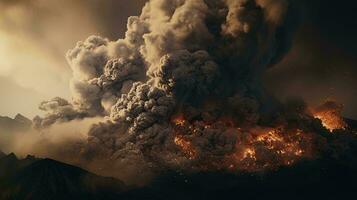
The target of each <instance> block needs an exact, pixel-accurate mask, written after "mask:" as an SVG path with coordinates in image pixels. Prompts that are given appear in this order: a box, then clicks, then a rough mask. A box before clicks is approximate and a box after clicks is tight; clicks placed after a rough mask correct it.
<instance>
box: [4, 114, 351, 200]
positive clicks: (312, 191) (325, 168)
mask: <svg viewBox="0 0 357 200" xmlns="http://www.w3.org/2000/svg"><path fill="white" fill-rule="evenodd" d="M347 122H348V124H349V125H350V129H351V131H350V132H352V134H351V133H348V134H347V133H346V134H344V133H336V134H338V135H334V134H332V136H331V137H332V138H333V137H338V138H339V140H341V141H349V148H348V149H347V151H346V152H345V154H343V155H342V156H339V157H336V156H335V154H334V152H333V151H332V150H331V151H330V150H327V151H326V152H324V154H323V155H321V156H320V157H319V158H318V159H317V160H312V161H302V162H300V163H297V164H296V165H293V166H290V167H283V168H280V169H277V170H275V171H270V172H261V173H241V174H230V173H224V172H200V173H184V172H180V171H166V172H163V173H161V175H160V176H159V177H156V178H155V179H153V180H152V182H151V183H149V184H147V185H146V186H144V187H128V186H126V185H125V184H124V183H123V182H121V181H119V180H116V179H113V178H104V177H100V176H97V175H94V174H92V173H90V172H88V171H86V170H83V169H81V168H78V167H74V166H71V165H68V164H64V163H61V162H58V161H55V160H51V159H37V158H34V157H31V156H28V157H27V158H25V159H18V158H17V157H16V155H15V154H9V155H5V154H4V153H1V152H0V199H1V200H62V199H66V200H68V199H69V200H72V199H73V200H81V199H83V200H101V199H103V200H107V199H108V200H111V199H113V200H114V199H116V200H139V199H140V200H141V199H143V200H171V199H173V200H176V199H177V200H182V199H184V200H191V199H192V200H193V199H203V200H211V199H212V200H213V199H355V197H356V196H357V184H356V183H357V142H356V141H357V140H356V135H355V131H354V130H356V127H357V126H355V125H356V121H353V120H347ZM342 144H344V143H342Z"/></svg>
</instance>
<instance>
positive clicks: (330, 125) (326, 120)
mask: <svg viewBox="0 0 357 200" xmlns="http://www.w3.org/2000/svg"><path fill="white" fill-rule="evenodd" d="M342 110H343V105H341V104H338V103H336V102H334V101H326V102H325V103H324V104H322V105H320V106H318V107H317V108H315V109H314V110H313V111H312V113H313V115H314V117H315V118H317V119H320V120H321V122H322V125H323V126H324V127H325V128H326V129H328V130H329V131H330V132H333V131H334V130H338V129H343V130H344V129H346V128H347V123H346V122H345V121H344V119H343V118H342V116H341V113H342Z"/></svg>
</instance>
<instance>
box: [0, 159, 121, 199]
mask: <svg viewBox="0 0 357 200" xmlns="http://www.w3.org/2000/svg"><path fill="white" fill-rule="evenodd" d="M0 172H2V173H1V174H0V199H1V200H10V199H23V200H25V199H26V200H50V199H51V200H57V199H58V200H59V199H88V200H91V199H93V200H98V199H99V200H100V199H116V198H117V197H118V196H120V193H122V192H123V191H124V189H125V186H124V184H123V183H122V182H121V181H119V180H116V179H112V178H104V177H100V176H96V175H94V174H91V173H89V172H87V171H85V170H83V169H81V168H78V167H74V166H71V165H67V164H64V163H60V162H57V161H55V160H51V159H42V160H39V159H35V158H33V157H28V158H26V159H24V160H18V159H17V158H16V156H15V155H14V154H10V155H7V156H5V157H3V158H0Z"/></svg>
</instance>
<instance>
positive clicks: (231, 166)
mask: <svg viewBox="0 0 357 200" xmlns="http://www.w3.org/2000/svg"><path fill="white" fill-rule="evenodd" d="M225 121H226V120H225ZM172 122H173V124H174V125H175V127H176V129H175V130H176V137H175V139H174V142H175V144H176V145H177V146H179V147H180V149H181V151H182V153H183V154H184V155H185V156H186V157H187V158H188V159H189V160H195V161H196V159H203V161H202V160H197V161H198V162H196V163H201V164H200V166H198V167H197V168H199V169H201V170H202V169H204V170H212V168H213V169H219V170H222V169H226V170H231V171H236V170H243V171H259V170H264V169H275V168H277V167H280V166H284V165H285V166H286V165H291V164H293V163H295V162H296V161H298V160H301V159H304V158H310V157H311V156H312V142H311V140H312V138H311V137H310V135H309V134H306V133H304V132H303V131H302V130H298V129H295V130H285V129H284V128H281V127H279V128H262V127H254V128H248V129H247V128H244V129H243V128H237V127H234V124H231V123H225V122H220V121H217V122H215V123H212V124H208V123H204V122H202V121H199V122H188V121H186V120H185V119H183V118H174V119H173V120H172ZM197 124H199V125H197ZM222 126H223V127H224V128H222ZM213 130H215V134H216V135H217V134H218V136H217V137H218V138H219V137H226V136H227V135H224V134H225V132H226V130H229V132H230V133H233V134H234V137H235V139H232V141H233V144H235V145H234V147H233V148H232V150H231V151H230V152H224V153H223V156H216V155H212V154H211V152H213V151H214V150H213V151H212V149H210V148H212V146H215V145H216V144H214V142H212V141H211V142H210V143H209V146H208V147H203V148H202V146H200V151H198V149H197V147H198V146H195V143H193V142H192V138H195V137H205V135H204V134H210V133H212V131H213ZM220 131H221V132H220ZM202 134H203V135H202ZM200 145H202V144H200ZM217 146H218V149H219V144H218V145H217ZM206 149H210V150H208V151H207V152H205V150H206ZM198 154H199V155H198Z"/></svg>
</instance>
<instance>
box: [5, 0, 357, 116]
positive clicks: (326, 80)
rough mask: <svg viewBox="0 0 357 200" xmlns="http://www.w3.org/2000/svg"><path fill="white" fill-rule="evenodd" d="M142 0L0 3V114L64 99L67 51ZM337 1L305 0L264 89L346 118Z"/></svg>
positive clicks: (345, 37) (121, 26) (120, 25)
mask: <svg viewBox="0 0 357 200" xmlns="http://www.w3.org/2000/svg"><path fill="white" fill-rule="evenodd" d="M144 1H145V0H104V1H100V0H88V1H85V0H64V1H61V2H60V1H54V0H51V1H48V0H0V43H1V46H0V82H1V84H0V93H1V94H2V98H1V100H0V115H9V116H13V115H15V114H16V113H23V114H25V115H27V116H30V117H33V116H34V115H36V114H38V113H39V111H38V109H37V107H38V104H39V102H40V101H39V100H45V99H49V98H51V97H53V96H62V97H66V98H69V96H70V95H69V90H68V87H69V79H70V76H71V72H70V68H69V66H68V64H67V63H66V60H65V53H66V51H67V50H68V49H70V48H73V47H74V46H75V43H76V42H77V41H79V40H84V39H85V38H87V37H88V36H89V35H92V34H99V35H102V36H105V37H109V38H110V39H117V38H119V37H121V36H122V35H123V33H124V31H125V24H126V20H127V17H128V16H130V15H136V14H139V13H140V9H141V7H142V4H143V3H144ZM343 2H344V3H338V4H336V3H335V2H334V1H331V0H327V1H313V2H311V1H307V0H305V1H303V3H304V4H305V7H304V20H303V24H302V26H301V29H300V30H299V32H298V34H297V38H296V39H295V42H294V46H293V49H292V50H291V52H290V53H289V54H288V55H287V57H286V58H285V59H284V61H283V62H282V63H280V64H279V66H278V67H275V68H274V69H272V70H271V71H270V72H268V74H267V76H266V83H267V84H266V86H267V87H268V89H269V90H270V91H272V92H273V93H275V95H276V96H277V97H279V98H284V97H286V96H289V95H293V96H303V97H304V98H305V99H306V100H307V101H309V102H311V103H312V104H318V103H319V102H321V101H323V100H325V99H326V98H332V99H336V100H337V101H339V102H341V103H343V104H345V106H346V109H345V115H346V116H349V117H353V118H357V106H356V105H355V103H354V102H355V100H356V96H357V89H356V86H355V85H357V81H356V79H355V77H356V75H357V69H356V68H357V67H356V63H357V61H356V58H355V55H356V53H357V49H356V46H354V45H353V44H356V38H355V35H356V33H357V31H356V27H357V26H356V22H355V20H354V19H355V16H354V15H355V14H353V13H354V12H353V10H354V8H355V7H356V6H355V5H353V3H351V2H350V1H343ZM277 77H278V78H277Z"/></svg>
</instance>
